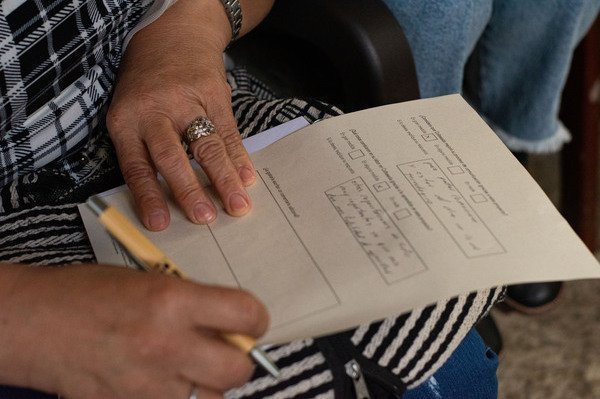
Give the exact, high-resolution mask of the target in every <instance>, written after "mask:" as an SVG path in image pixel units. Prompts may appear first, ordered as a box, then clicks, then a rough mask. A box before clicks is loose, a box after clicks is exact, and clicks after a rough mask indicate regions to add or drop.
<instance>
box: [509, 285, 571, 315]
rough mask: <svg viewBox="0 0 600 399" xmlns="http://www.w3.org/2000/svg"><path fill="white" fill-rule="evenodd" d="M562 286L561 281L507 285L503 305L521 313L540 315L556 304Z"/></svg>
mask: <svg viewBox="0 0 600 399" xmlns="http://www.w3.org/2000/svg"><path fill="white" fill-rule="evenodd" d="M562 285H563V283H562V281H553V282H547V283H531V284H515V285H509V286H508V288H507V290H506V299H505V300H504V303H505V304H506V305H508V306H509V307H511V308H513V309H515V310H517V311H519V312H522V313H526V314H537V313H542V312H545V311H547V310H550V309H551V308H553V307H554V306H555V305H556V304H557V302H558V298H559V295H560V293H561V289H562Z"/></svg>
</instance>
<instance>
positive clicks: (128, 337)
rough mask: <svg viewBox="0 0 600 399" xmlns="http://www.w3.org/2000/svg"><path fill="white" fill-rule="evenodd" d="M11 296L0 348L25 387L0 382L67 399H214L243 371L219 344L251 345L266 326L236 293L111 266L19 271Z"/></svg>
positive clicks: (247, 364) (231, 350) (234, 352)
mask: <svg viewBox="0 0 600 399" xmlns="http://www.w3.org/2000/svg"><path fill="white" fill-rule="evenodd" d="M3 267H4V266H3ZM20 267H21V268H22V269H25V268H24V267H23V266H20ZM15 287H18V289H16V290H15V291H14V292H12V294H11V296H10V297H8V298H2V299H3V303H2V305H1V308H2V321H3V322H4V324H3V325H2V326H1V327H0V338H2V339H3V340H2V342H3V346H4V347H5V349H4V351H6V350H7V348H10V349H8V350H10V351H12V352H13V353H14V354H15V355H14V356H17V357H18V358H19V359H20V360H18V361H15V360H14V358H13V359H11V362H10V369H12V370H13V371H12V372H15V371H18V369H19V367H20V366H21V375H25V376H26V377H25V378H24V379H23V378H22V379H21V380H18V378H17V379H13V380H12V381H9V382H13V383H14V382H15V381H16V382H17V383H20V384H21V385H25V386H30V387H33V388H37V389H42V390H45V391H48V392H55V393H58V394H60V395H62V396H65V397H68V398H73V399H76V398H86V399H90V398H91V399H93V398H99V399H100V398H101V399H109V398H115V399H118V398H127V399H132V398H144V399H152V398H157V399H159V398H160V399H164V398H176V399H177V398H181V399H186V398H188V396H189V395H190V392H191V387H192V384H195V385H196V386H197V387H198V393H199V394H198V396H199V397H201V398H203V399H209V398H221V397H222V393H223V392H224V391H225V390H227V389H230V388H232V387H234V386H239V385H241V384H242V383H244V382H245V381H246V380H247V379H248V378H249V377H250V375H251V371H252V368H253V367H252V363H251V361H250V360H249V357H248V355H247V354H245V353H243V352H242V351H240V350H239V349H237V348H236V347H234V346H232V345H230V344H228V343H226V342H225V341H224V340H223V339H221V338H220V336H221V335H220V334H221V333H222V332H228V333H239V334H245V335H249V336H252V337H258V336H260V335H262V334H263V333H264V332H265V329H266V326H267V314H266V311H265V309H264V308H263V306H262V305H261V304H260V303H259V302H258V301H257V300H256V299H255V298H254V297H253V296H251V295H250V294H248V293H245V292H243V291H240V290H234V289H226V288H220V287H214V286H207V285H200V284H195V283H192V282H189V281H184V280H180V279H176V278H173V277H170V276H166V275H161V274H155V273H141V272H137V271H133V270H128V269H123V268H117V267H114V266H97V265H93V266H91V265H87V266H65V267H61V268H38V269H35V268H27V270H25V271H22V272H21V273H20V275H19V279H18V281H16V283H15ZM8 327H9V328H10V331H8V330H7V328H8ZM7 333H10V334H12V335H10V336H9V337H7ZM4 351H3V350H1V349H0V360H2V359H6V354H5V353H4ZM2 368H3V367H2ZM0 377H2V373H0ZM1 381H2V379H1V378H0V382H1ZM4 382H5V383H6V380H5V381H4Z"/></svg>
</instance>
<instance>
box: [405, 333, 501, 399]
mask: <svg viewBox="0 0 600 399" xmlns="http://www.w3.org/2000/svg"><path fill="white" fill-rule="evenodd" d="M497 368H498V357H497V356H496V354H495V353H494V352H493V351H492V350H491V349H489V348H488V347H486V345H485V344H484V342H483V340H482V339H481V337H480V336H479V334H478V333H477V331H476V330H475V329H474V328H473V329H471V331H470V332H469V334H467V336H466V337H465V339H464V340H463V341H462V342H461V343H460V345H459V346H458V348H456V350H455V351H454V353H453V354H452V355H451V356H450V357H449V358H448V360H447V361H446V363H444V365H443V366H442V367H441V368H440V369H438V370H437V371H436V372H435V374H434V375H433V376H432V377H430V378H429V379H428V380H427V381H425V382H423V383H422V384H420V385H419V386H417V387H415V388H413V389H410V390H408V391H406V393H405V394H404V396H403V397H402V399H446V398H447V399H450V398H461V399H496V398H497V397H498V379H497V377H496V370H497Z"/></svg>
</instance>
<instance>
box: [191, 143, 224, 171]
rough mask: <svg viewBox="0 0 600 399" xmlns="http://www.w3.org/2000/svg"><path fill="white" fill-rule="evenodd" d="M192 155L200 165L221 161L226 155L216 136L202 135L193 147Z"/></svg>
mask: <svg viewBox="0 0 600 399" xmlns="http://www.w3.org/2000/svg"><path fill="white" fill-rule="evenodd" d="M193 152H194V157H195V158H196V159H197V160H198V161H199V163H200V165H202V166H208V165H212V164H215V163H220V162H222V161H223V160H224V159H225V157H226V156H227V152H226V150H225V146H224V145H223V142H222V141H221V140H220V138H218V137H212V135H211V136H209V137H204V138H203V139H202V142H201V143H198V145H196V146H195V147H194V149H193Z"/></svg>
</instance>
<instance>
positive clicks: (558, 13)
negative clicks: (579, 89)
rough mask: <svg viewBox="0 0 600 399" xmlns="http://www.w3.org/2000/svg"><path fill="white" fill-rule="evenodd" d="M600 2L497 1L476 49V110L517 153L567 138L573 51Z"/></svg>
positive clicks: (542, 148) (544, 148)
mask: <svg viewBox="0 0 600 399" xmlns="http://www.w3.org/2000/svg"><path fill="white" fill-rule="evenodd" d="M599 8H600V0H545V1H544V2H543V4H542V2H540V1H538V0H498V1H495V2H494V7H493V12H492V17H491V19H490V22H489V24H488V26H487V28H486V29H485V31H484V32H483V35H482V37H481V40H480V43H479V45H478V51H477V54H478V56H479V60H478V61H479V62H478V64H479V93H477V96H476V97H478V101H479V103H478V104H476V108H477V109H478V110H479V112H480V113H482V114H483V115H484V116H485V117H486V118H487V119H488V121H489V122H490V123H491V124H492V125H493V126H494V128H495V130H496V132H497V133H498V134H499V135H500V136H501V138H502V139H503V140H504V142H505V143H506V144H507V145H508V146H509V147H510V148H511V149H512V150H515V151H528V152H548V151H553V150H556V149H558V148H560V146H561V144H562V143H563V142H565V141H566V140H568V138H569V135H568V132H566V130H565V129H564V127H563V126H562V125H561V124H560V122H559V121H558V111H559V106H560V96H561V92H562V89H563V86H564V84H565V81H566V78H567V75H568V72H569V66H570V62H571V58H572V52H573V50H574V48H575V47H576V45H577V43H578V42H579V41H580V39H581V37H582V35H583V34H584V33H585V32H586V31H587V30H588V29H589V27H590V25H591V23H592V22H593V20H594V18H595V16H596V15H597V13H598V9H599Z"/></svg>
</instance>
